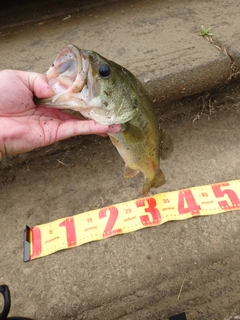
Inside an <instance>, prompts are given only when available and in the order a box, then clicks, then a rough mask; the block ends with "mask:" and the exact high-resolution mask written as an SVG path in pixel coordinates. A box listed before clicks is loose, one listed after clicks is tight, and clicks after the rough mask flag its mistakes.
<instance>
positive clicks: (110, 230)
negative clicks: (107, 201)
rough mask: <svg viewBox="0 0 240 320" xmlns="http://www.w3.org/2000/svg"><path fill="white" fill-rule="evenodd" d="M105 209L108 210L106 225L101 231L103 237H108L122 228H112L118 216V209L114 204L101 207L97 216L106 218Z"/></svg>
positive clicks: (120, 231) (119, 231)
mask: <svg viewBox="0 0 240 320" xmlns="http://www.w3.org/2000/svg"><path fill="white" fill-rule="evenodd" d="M107 211H109V213H110V215H109V218H108V222H107V225H106V227H105V229H104V231H103V237H109V236H112V235H114V234H117V233H122V229H115V230H113V227H114V224H115V222H116V220H117V217H118V209H117V208H116V207H114V206H112V207H108V208H103V209H101V210H100V211H99V218H100V219H102V218H106V216H107Z"/></svg>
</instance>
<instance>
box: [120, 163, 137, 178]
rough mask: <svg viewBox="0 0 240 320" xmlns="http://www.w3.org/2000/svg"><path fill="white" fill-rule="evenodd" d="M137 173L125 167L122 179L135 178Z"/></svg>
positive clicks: (135, 170)
mask: <svg viewBox="0 0 240 320" xmlns="http://www.w3.org/2000/svg"><path fill="white" fill-rule="evenodd" d="M138 173H139V170H138V169H131V168H129V167H127V166H125V170H124V178H127V179H128V178H133V177H135V176H136V175H137V174H138Z"/></svg>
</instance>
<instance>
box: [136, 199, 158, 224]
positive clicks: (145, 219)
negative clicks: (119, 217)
mask: <svg viewBox="0 0 240 320" xmlns="http://www.w3.org/2000/svg"><path fill="white" fill-rule="evenodd" d="M145 201H147V203H148V207H147V208H144V210H145V212H148V213H150V214H151V216H152V221H150V219H149V216H148V215H144V216H140V219H141V222H142V224H143V225H144V226H145V225H155V224H156V225H157V224H160V223H161V220H162V218H161V214H160V212H159V210H158V209H157V208H156V205H157V203H156V200H155V199H154V198H152V197H151V198H147V199H139V200H137V202H136V205H137V207H144V206H145Z"/></svg>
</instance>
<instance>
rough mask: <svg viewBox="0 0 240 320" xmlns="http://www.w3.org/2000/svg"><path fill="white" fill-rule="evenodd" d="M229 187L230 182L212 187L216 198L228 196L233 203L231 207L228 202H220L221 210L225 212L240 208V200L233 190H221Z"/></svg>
mask: <svg viewBox="0 0 240 320" xmlns="http://www.w3.org/2000/svg"><path fill="white" fill-rule="evenodd" d="M228 186H229V183H228V182H226V183H222V184H216V185H212V189H213V192H214V194H215V197H216V198H221V197H224V195H227V196H228V198H229V200H230V201H231V205H229V204H228V202H227V201H226V200H223V201H218V204H219V206H220V208H221V209H223V210H232V209H237V208H240V200H239V198H238V196H237V195H236V193H235V192H234V191H233V190H231V189H225V190H221V188H222V187H228Z"/></svg>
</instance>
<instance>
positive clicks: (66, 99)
mask: <svg viewBox="0 0 240 320" xmlns="http://www.w3.org/2000/svg"><path fill="white" fill-rule="evenodd" d="M46 77H47V80H48V83H49V86H50V87H51V89H52V90H53V92H54V95H53V96H52V97H50V98H46V99H39V100H37V101H36V103H37V104H38V105H44V106H47V107H50V108H57V109H68V110H74V111H77V112H80V113H81V115H82V116H83V117H84V118H86V119H92V120H94V121H96V122H98V123H100V124H102V125H112V124H120V125H121V129H120V131H119V132H117V133H109V134H108V135H109V138H110V139H111V142H112V143H113V145H114V146H115V147H116V148H117V150H118V152H119V154H120V155H121V157H122V158H123V160H124V162H125V171H124V177H125V178H132V177H134V176H136V175H137V174H138V173H139V172H142V173H143V175H144V177H145V183H144V186H143V190H142V196H146V195H147V194H148V193H149V191H150V189H151V188H158V187H160V186H161V185H163V184H164V183H165V177H164V174H163V172H162V170H161V169H160V158H161V159H163V160H165V159H168V158H169V157H170V155H171V153H172V151H173V141H172V139H171V137H170V135H169V134H167V133H166V132H165V131H164V130H163V129H162V128H161V127H160V125H159V121H158V119H157V116H156V113H155V110H154V106H153V102H152V100H151V98H150V96H149V94H148V93H147V91H146V90H145V88H144V87H143V84H142V83H141V82H140V80H138V79H137V78H136V77H135V76H134V75H133V74H132V73H131V72H130V71H129V70H127V69H126V68H124V67H122V66H120V65H119V64H117V63H115V62H113V61H110V60H108V59H106V58H104V57H102V56H101V55H100V54H98V53H96V52H95V51H92V50H84V49H79V48H78V47H77V46H75V45H73V44H69V45H67V46H65V47H64V48H63V49H62V50H61V51H60V52H59V54H58V55H57V57H56V59H55V61H54V62H53V64H52V65H51V67H50V68H49V69H48V71H47V73H46Z"/></svg>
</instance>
